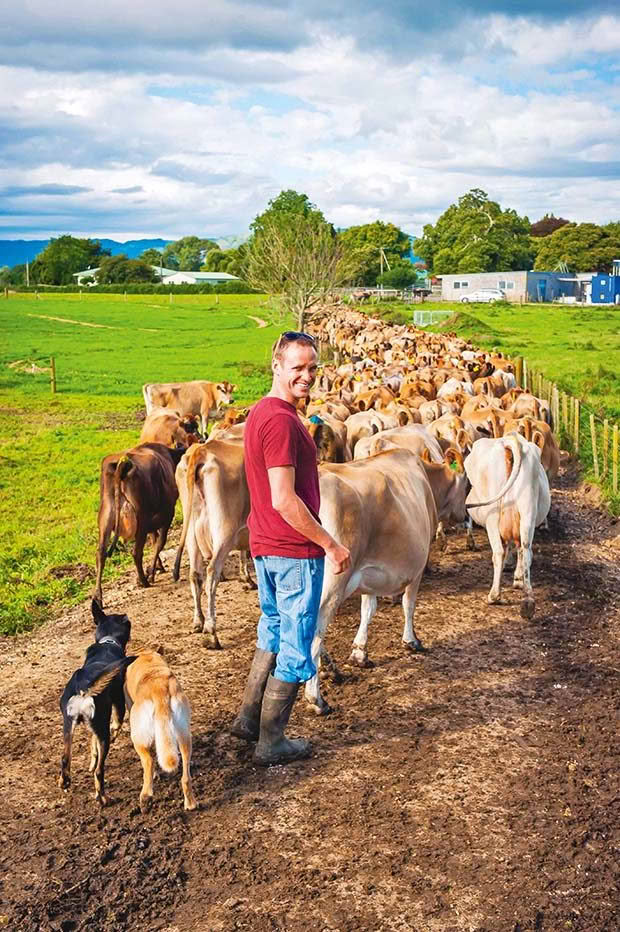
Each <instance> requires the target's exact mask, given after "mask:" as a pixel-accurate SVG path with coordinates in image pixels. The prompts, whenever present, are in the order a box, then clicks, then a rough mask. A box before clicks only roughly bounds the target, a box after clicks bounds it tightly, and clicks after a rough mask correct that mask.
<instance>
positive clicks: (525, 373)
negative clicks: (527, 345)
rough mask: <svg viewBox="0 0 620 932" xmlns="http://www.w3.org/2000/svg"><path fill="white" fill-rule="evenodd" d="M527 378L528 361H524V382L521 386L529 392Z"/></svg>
mask: <svg viewBox="0 0 620 932" xmlns="http://www.w3.org/2000/svg"><path fill="white" fill-rule="evenodd" d="M527 377H528V371H527V359H524V360H523V381H522V383H521V385H522V387H523V388H524V389H525V391H527Z"/></svg>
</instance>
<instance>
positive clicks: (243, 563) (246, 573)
mask: <svg viewBox="0 0 620 932" xmlns="http://www.w3.org/2000/svg"><path fill="white" fill-rule="evenodd" d="M239 575H240V576H241V579H242V580H243V582H244V583H245V585H244V589H257V588H258V586H257V585H256V583H255V582H254V580H253V579H252V576H251V574H250V561H249V560H248V552H247V550H240V551H239Z"/></svg>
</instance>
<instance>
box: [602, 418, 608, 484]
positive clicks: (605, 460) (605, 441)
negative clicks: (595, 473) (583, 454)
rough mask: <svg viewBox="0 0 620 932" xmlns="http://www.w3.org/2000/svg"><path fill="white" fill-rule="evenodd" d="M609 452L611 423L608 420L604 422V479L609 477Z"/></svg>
mask: <svg viewBox="0 0 620 932" xmlns="http://www.w3.org/2000/svg"><path fill="white" fill-rule="evenodd" d="M608 452H609V421H608V420H607V418H605V420H604V421H603V477H605V476H606V475H607V468H608V464H607V455H608Z"/></svg>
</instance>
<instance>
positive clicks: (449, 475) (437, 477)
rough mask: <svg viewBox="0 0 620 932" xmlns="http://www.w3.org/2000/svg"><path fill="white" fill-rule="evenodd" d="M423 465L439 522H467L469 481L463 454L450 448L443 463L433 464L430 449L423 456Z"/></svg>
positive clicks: (454, 448)
mask: <svg viewBox="0 0 620 932" xmlns="http://www.w3.org/2000/svg"><path fill="white" fill-rule="evenodd" d="M422 465H423V466H424V471H425V472H426V477H427V479H428V481H429V483H430V486H431V489H432V492H433V498H434V499H435V506H436V508H437V518H438V520H439V521H457V522H461V521H465V520H466V519H467V510H466V508H465V499H466V498H467V493H468V491H469V481H468V479H467V475H466V474H465V468H464V465H463V454H462V453H461V451H460V450H457V449H456V447H448V449H447V450H446V451H445V453H444V461H443V463H433V462H432V461H431V456H430V453H429V451H428V449H425V450H424V453H423V454H422Z"/></svg>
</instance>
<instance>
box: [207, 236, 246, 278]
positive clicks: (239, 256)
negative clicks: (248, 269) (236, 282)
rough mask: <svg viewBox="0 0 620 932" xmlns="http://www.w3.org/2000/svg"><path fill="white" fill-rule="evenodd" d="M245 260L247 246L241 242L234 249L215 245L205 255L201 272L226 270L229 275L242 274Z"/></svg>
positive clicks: (240, 275)
mask: <svg viewBox="0 0 620 932" xmlns="http://www.w3.org/2000/svg"><path fill="white" fill-rule="evenodd" d="M246 260H247V246H246V244H245V243H242V244H241V245H240V246H237V247H236V248H234V249H220V247H219V246H215V247H214V248H213V249H210V250H209V252H208V253H207V255H206V256H205V263H204V265H203V266H202V269H201V271H203V272H228V274H229V275H237V276H238V277H242V276H243V271H244V267H245V263H246Z"/></svg>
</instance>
